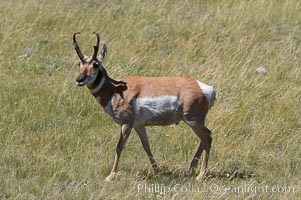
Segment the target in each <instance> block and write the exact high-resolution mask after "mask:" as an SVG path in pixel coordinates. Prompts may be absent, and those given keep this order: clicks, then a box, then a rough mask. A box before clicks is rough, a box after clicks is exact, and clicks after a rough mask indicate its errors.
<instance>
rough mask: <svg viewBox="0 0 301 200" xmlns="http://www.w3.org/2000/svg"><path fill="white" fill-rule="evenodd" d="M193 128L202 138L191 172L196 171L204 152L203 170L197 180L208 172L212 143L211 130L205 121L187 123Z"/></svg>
mask: <svg viewBox="0 0 301 200" xmlns="http://www.w3.org/2000/svg"><path fill="white" fill-rule="evenodd" d="M187 124H188V125H189V126H190V127H191V128H192V130H193V131H194V132H195V134H196V135H197V136H198V138H200V140H201V141H200V144H199V147H198V149H197V151H196V153H195V155H194V157H193V159H192V161H191V164H190V172H191V173H192V174H193V173H194V171H195V168H196V167H197V165H198V161H199V159H200V157H201V154H203V160H202V163H201V170H200V174H199V175H198V176H197V180H200V179H202V178H203V177H204V176H205V174H206V169H207V165H208V159H209V153H210V148H211V143H212V138H211V136H210V135H211V131H210V130H209V129H208V128H206V127H205V126H204V124H203V123H187Z"/></svg>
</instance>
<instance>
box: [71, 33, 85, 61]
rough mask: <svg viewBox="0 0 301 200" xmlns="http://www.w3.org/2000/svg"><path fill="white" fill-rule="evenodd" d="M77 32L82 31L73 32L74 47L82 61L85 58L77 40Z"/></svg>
mask: <svg viewBox="0 0 301 200" xmlns="http://www.w3.org/2000/svg"><path fill="white" fill-rule="evenodd" d="M77 34H80V32H76V33H74V34H73V44H74V49H75V51H76V53H77V55H78V57H79V59H80V60H81V61H83V60H84V55H83V54H82V52H81V50H80V49H79V46H78V44H77V41H76V35H77Z"/></svg>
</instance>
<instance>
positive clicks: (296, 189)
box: [0, 0, 301, 199]
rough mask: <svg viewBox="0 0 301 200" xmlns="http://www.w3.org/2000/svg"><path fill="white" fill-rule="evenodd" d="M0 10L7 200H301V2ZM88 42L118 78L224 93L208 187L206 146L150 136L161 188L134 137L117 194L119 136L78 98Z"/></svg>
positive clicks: (94, 2) (215, 117) (0, 187)
mask: <svg viewBox="0 0 301 200" xmlns="http://www.w3.org/2000/svg"><path fill="white" fill-rule="evenodd" d="M0 10H1V12H0V69H1V73H0V106H1V107H0V198H4V199H5V198H7V199H164V198H166V199H218V198H220V199H234V198H235V199H252V198H254V199H300V197H301V192H300V178H301V174H300V168H301V167H300V158H301V148H300V146H301V145H300V143H301V137H300V132H301V128H300V125H301V122H300V119H301V116H300V115H301V109H300V108H301V106H300V100H301V89H300V88H301V87H300V86H301V81H300V80H301V79H300V75H301V4H300V2H299V1H298V0H283V1H278V0H277V1H268V0H255V1H238V0H230V1H226V0H216V1H205V0H187V1H168V0H161V1H140V0H132V1H130V0H124V1H117V0H108V1H99V0H88V1H86V0H64V1H57V0H54V1H42V0H28V1H17V0H12V1H1V3H0ZM76 31H80V32H82V35H81V36H80V37H79V43H80V45H81V48H82V50H83V51H84V52H85V53H86V54H91V52H92V45H93V44H94V39H95V38H94V36H93V35H92V32H93V31H98V32H99V33H100V35H101V38H102V41H103V42H106V43H107V45H108V48H109V52H108V57H107V59H106V61H105V63H104V65H105V66H106V68H107V70H108V72H109V73H110V75H111V76H112V77H113V78H120V77H123V76H127V75H143V76H194V77H196V78H198V79H199V80H201V81H203V82H205V83H208V84H210V85H213V86H214V87H215V89H216V91H217V96H218V100H217V101H216V104H215V106H214V107H213V109H212V110H211V111H210V113H209V116H208V119H207V125H208V127H209V128H210V129H211V130H212V132H213V146H212V152H211V157H210V160H209V175H208V176H207V178H206V179H205V180H204V181H203V182H195V181H194V178H189V177H186V176H185V173H186V172H187V170H188V167H189V162H190V159H191V158H192V156H193V153H194V151H195V149H196V147H197V142H198V141H197V138H196V137H195V136H194V135H193V132H192V131H191V130H190V129H189V128H188V127H186V126H185V125H183V124H180V125H178V126H172V127H149V128H148V132H149V139H150V143H151V146H152V150H153V154H154V155H155V156H156V159H157V162H158V164H159V166H160V173H159V175H158V176H157V177H153V176H152V173H151V166H150V164H149V161H148V158H147V156H146V154H145V153H144V151H143V150H142V145H141V144H140V141H139V139H138V137H137V136H136V135H135V133H133V134H132V135H131V137H130V139H129V141H128V143H127V145H126V148H125V150H124V152H123V155H122V158H121V163H120V167H119V174H118V176H117V180H116V181H115V182H113V183H105V182H104V178H105V177H106V175H108V173H109V171H110V167H111V165H112V162H113V158H114V149H115V145H116V143H117V140H118V137H119V136H118V134H119V133H118V129H119V127H118V126H117V125H115V124H114V122H113V121H112V120H111V119H110V118H109V117H108V116H107V115H105V113H104V112H103V111H102V109H101V108H100V107H99V106H98V105H97V103H96V102H95V100H94V99H93V97H92V96H91V95H90V94H89V92H88V91H87V89H85V88H78V87H77V86H76V85H75V84H74V80H75V77H76V75H77V67H76V65H75V63H76V62H77V57H76V54H75V52H74V50H73V46H72V41H71V36H72V34H73V33H74V32H76ZM30 48H31V49H32V54H31V55H30V56H29V57H26V56H24V54H25V53H26V52H27V53H28V52H29V53H30V51H31V50H30ZM258 67H265V69H266V70H267V74H265V75H263V74H256V73H255V69H256V68H258ZM171 87H172V86H171ZM144 184H145V185H146V186H147V190H143V189H141V190H138V189H139V187H142V186H144ZM178 184H180V185H178ZM174 186H176V188H174ZM179 186H181V187H182V191H181V190H180V189H181V188H180V187H179ZM155 187H157V191H151V188H153V189H155ZM158 188H159V189H161V193H160V192H158ZM168 188H171V189H172V191H170V192H167V190H168ZM186 188H187V191H186ZM217 188H218V189H220V190H217ZM243 188H245V190H243ZM164 189H165V194H164ZM173 189H175V190H173ZM246 189H248V190H246ZM196 190H197V191H196ZM277 190H279V191H277Z"/></svg>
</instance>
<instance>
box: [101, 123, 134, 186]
mask: <svg viewBox="0 0 301 200" xmlns="http://www.w3.org/2000/svg"><path fill="white" fill-rule="evenodd" d="M131 130H132V126H131V125H129V124H124V125H122V126H121V131H120V138H119V141H118V144H117V147H116V154H115V161H114V164H113V167H112V170H111V173H110V175H109V176H107V177H106V181H113V180H114V179H115V176H116V171H117V166H118V161H119V158H120V155H121V152H122V149H123V147H124V144H125V143H126V141H127V139H128V137H129V135H130V133H131Z"/></svg>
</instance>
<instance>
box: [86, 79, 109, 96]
mask: <svg viewBox="0 0 301 200" xmlns="http://www.w3.org/2000/svg"><path fill="white" fill-rule="evenodd" d="M105 81H106V79H105V77H102V78H101V81H100V82H99V84H98V85H97V86H96V88H94V89H90V92H91V93H93V94H95V93H97V92H99V90H100V89H101V88H102V86H103V85H104V83H105Z"/></svg>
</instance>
